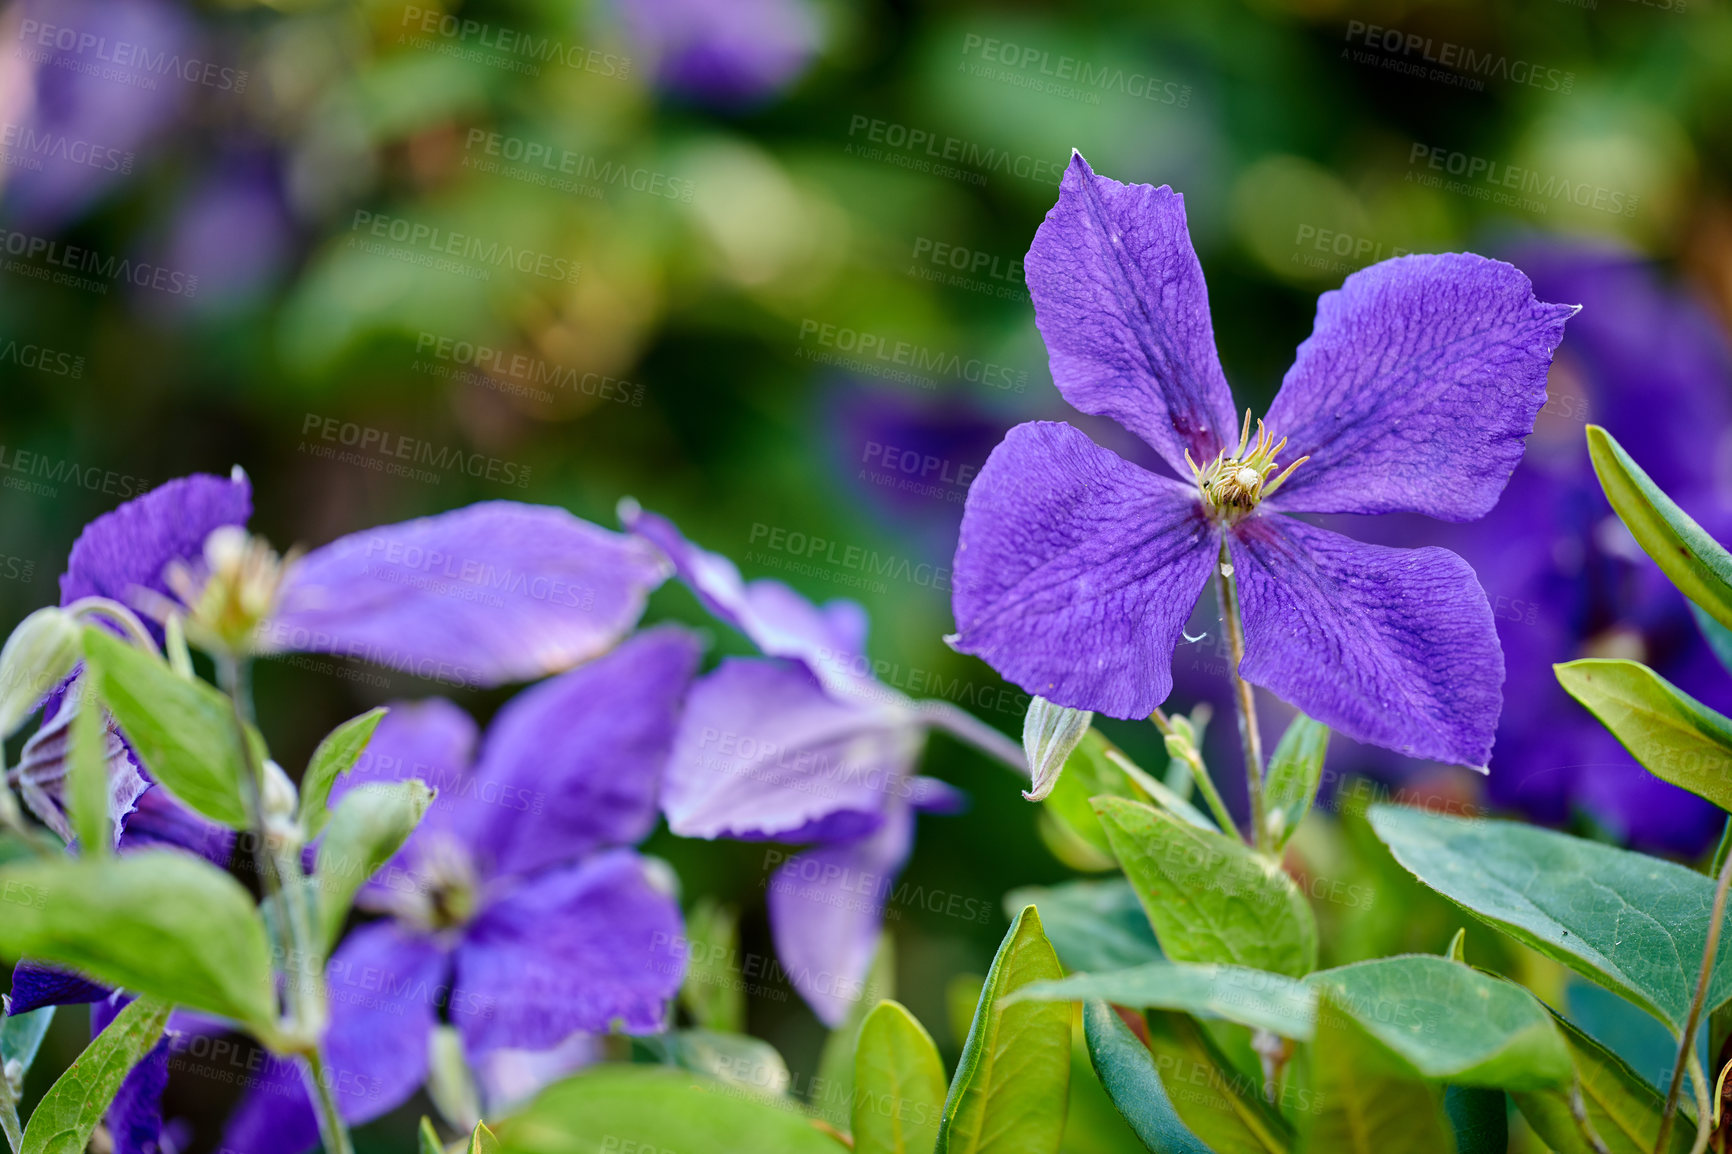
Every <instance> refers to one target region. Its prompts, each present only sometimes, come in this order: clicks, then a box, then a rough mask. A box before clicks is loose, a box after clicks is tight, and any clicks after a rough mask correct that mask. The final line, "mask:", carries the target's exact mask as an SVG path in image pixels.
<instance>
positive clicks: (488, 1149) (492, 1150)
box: [468, 1122, 499, 1154]
mask: <svg viewBox="0 0 1732 1154" xmlns="http://www.w3.org/2000/svg"><path fill="white" fill-rule="evenodd" d="M468 1154H499V1139H498V1138H496V1137H494V1136H493V1131H491V1130H489V1129H488V1128H487V1123H485V1122H477V1123H475V1129H473V1130H471V1131H470V1132H469V1147H468Z"/></svg>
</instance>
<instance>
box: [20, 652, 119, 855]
mask: <svg viewBox="0 0 1732 1154" xmlns="http://www.w3.org/2000/svg"><path fill="white" fill-rule="evenodd" d="M86 700H94V698H93V697H92V695H91V694H89V693H88V692H86V687H85V684H84V671H83V668H82V667H80V668H79V671H78V673H76V674H75V675H74V676H73V677H72V679H71V680H70V681H68V682H67V683H66V685H65V686H64V687H63V690H62V691H61V692H60V693H58V694H57V695H56V696H55V697H54V698H51V699H50V703H49V706H48V709H49V711H50V712H49V713H48V714H47V716H46V717H44V719H43V721H42V724H41V726H40V727H39V728H38V729H37V730H36V732H35V733H33V734H31V735H30V740H29V741H27V742H25V743H24V749H23V752H22V753H21V754H20V755H19V758H18V764H17V766H15V767H14V768H13V769H12V771H11V776H12V777H13V779H14V780H16V781H17V783H18V793H19V796H21V797H22V798H23V799H24V804H25V805H27V806H29V807H30V812H31V813H34V814H35V815H36V816H37V817H38V818H40V819H41V820H42V823H43V824H44V825H46V826H47V827H48V828H49V829H52V830H53V831H54V832H55V833H57V834H59V835H60V837H61V838H62V840H64V841H66V842H67V843H69V844H70V843H71V841H72V839H73V832H72V818H71V815H70V813H69V812H68V810H67V808H66V806H67V800H68V799H67V796H66V774H67V770H68V769H69V768H70V764H71V763H70V761H69V758H70V756H71V752H72V721H73V719H74V718H75V717H77V716H78V710H79V708H80V705H81V703H82V702H84V701H86ZM103 720H104V721H105V722H106V723H107V725H106V728H105V730H104V736H105V737H106V747H105V750H104V752H105V754H106V757H107V761H108V820H109V828H110V830H111V831H112V833H113V836H114V839H115V841H116V842H117V843H118V842H119V840H120V837H121V833H122V830H123V823H124V822H125V820H126V817H127V815H128V814H130V813H131V812H132V810H133V806H134V804H135V803H136V802H137V801H138V799H139V797H140V795H142V794H143V793H144V792H145V791H146V790H148V789H149V788H150V782H149V781H147V780H146V779H145V777H144V775H143V774H142V773H141V772H140V771H139V768H138V764H137V762H136V761H134V760H133V756H132V751H131V750H130V749H128V748H127V745H126V742H125V741H124V740H122V738H121V736H120V730H119V729H117V728H116V727H115V724H114V719H113V718H112V717H109V716H108V714H107V713H104V714H103Z"/></svg>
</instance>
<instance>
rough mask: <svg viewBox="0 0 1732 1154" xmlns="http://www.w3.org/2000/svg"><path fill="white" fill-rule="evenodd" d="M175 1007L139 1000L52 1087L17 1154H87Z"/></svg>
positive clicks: (98, 1037) (40, 1105) (37, 1109)
mask: <svg viewBox="0 0 1732 1154" xmlns="http://www.w3.org/2000/svg"><path fill="white" fill-rule="evenodd" d="M172 1010H173V1006H171V1005H170V1004H169V1003H167V1002H164V1001H159V1000H158V999H155V998H142V997H141V998H137V999H135V1000H134V1001H133V1002H132V1004H131V1005H129V1006H127V1007H126V1008H125V1009H124V1010H122V1011H120V1013H119V1014H117V1015H115V1018H114V1021H112V1022H110V1023H109V1024H108V1028H107V1029H105V1030H103V1031H102V1033H100V1034H98V1035H97V1036H96V1037H95V1038H93V1039H92V1040H91V1043H90V1045H89V1046H87V1047H85V1050H84V1053H82V1054H80V1055H79V1056H78V1057H77V1058H76V1059H74V1061H73V1063H72V1065H70V1066H68V1067H67V1068H66V1072H65V1073H64V1074H62V1075H60V1078H59V1080H58V1081H56V1082H55V1083H54V1085H53V1086H51V1087H49V1089H48V1093H47V1094H45V1095H43V1097H42V1101H41V1102H39V1103H38V1104H37V1106H36V1110H35V1112H34V1113H32V1114H31V1115H30V1124H29V1125H28V1126H26V1127H25V1128H24V1148H23V1149H22V1150H21V1151H20V1152H19V1154H84V1148H85V1146H86V1145H88V1144H89V1142H90V1136H91V1135H92V1134H93V1133H95V1132H96V1125H97V1123H98V1122H101V1121H102V1115H103V1114H104V1113H106V1112H107V1110H108V1105H109V1103H110V1102H113V1101H114V1096H115V1095H116V1094H117V1093H119V1092H120V1084H121V1082H123V1081H125V1080H126V1075H127V1072H128V1071H129V1070H131V1069H132V1068H133V1067H134V1066H136V1065H137V1064H138V1063H139V1061H140V1060H141V1059H142V1058H143V1057H144V1056H145V1055H146V1054H148V1053H150V1050H151V1047H153V1046H155V1045H156V1041H157V1039H158V1038H160V1037H162V1031H163V1027H164V1026H166V1025H168V1015H169V1013H170V1012H171V1011H172Z"/></svg>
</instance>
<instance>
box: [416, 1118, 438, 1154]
mask: <svg viewBox="0 0 1732 1154" xmlns="http://www.w3.org/2000/svg"><path fill="white" fill-rule="evenodd" d="M415 1147H416V1150H417V1152H418V1154H445V1147H444V1145H443V1144H442V1143H441V1142H440V1141H439V1132H438V1131H437V1130H435V1129H433V1119H431V1118H429V1117H427V1115H425V1114H423V1115H421V1125H420V1127H418V1128H417V1129H416V1131H415Z"/></svg>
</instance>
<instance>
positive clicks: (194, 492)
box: [60, 472, 253, 605]
mask: <svg viewBox="0 0 1732 1154" xmlns="http://www.w3.org/2000/svg"><path fill="white" fill-rule="evenodd" d="M252 509H253V500H252V486H251V484H249V483H248V481H247V479H246V475H245V474H241V473H238V472H237V474H236V475H235V476H234V477H232V478H227V477H212V476H210V475H208V474H204V473H195V474H193V475H192V476H190V477H178V478H176V479H175V480H173V481H169V482H168V483H166V484H163V485H159V486H157V487H156V488H154V489H152V490H151V491H150V492H148V493H146V494H144V495H143V496H141V497H136V498H134V499H133V500H131V501H128V502H126V503H125V504H124V505H121V506H119V507H118V508H116V509H114V510H112V511H111V512H108V513H104V514H103V515H102V516H100V517H98V518H96V520H94V521H92V522H90V524H88V525H86V526H85V527H84V531H83V532H82V533H80V534H79V535H78V540H76V541H74V542H73V543H72V552H71V553H70V554H69V555H68V556H67V558H66V572H65V573H63V574H61V575H60V603H61V604H62V605H70V604H71V603H72V602H74V601H76V600H78V599H79V598H80V597H108V598H111V599H113V600H115V601H119V602H120V603H121V604H123V605H131V604H132V603H133V598H132V590H133V589H134V588H145V589H150V590H153V591H154V592H156V593H159V594H162V595H163V596H168V595H169V589H168V586H167V585H166V584H164V583H163V580H162V571H163V569H164V567H166V566H167V565H168V563H169V562H170V561H183V560H184V561H191V560H196V559H198V558H199V557H202V556H203V554H204V539H205V538H206V537H208V536H210V533H211V530H213V529H216V528H219V527H221V526H223V525H245V524H246V523H247V518H248V517H250V516H251V515H252Z"/></svg>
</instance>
